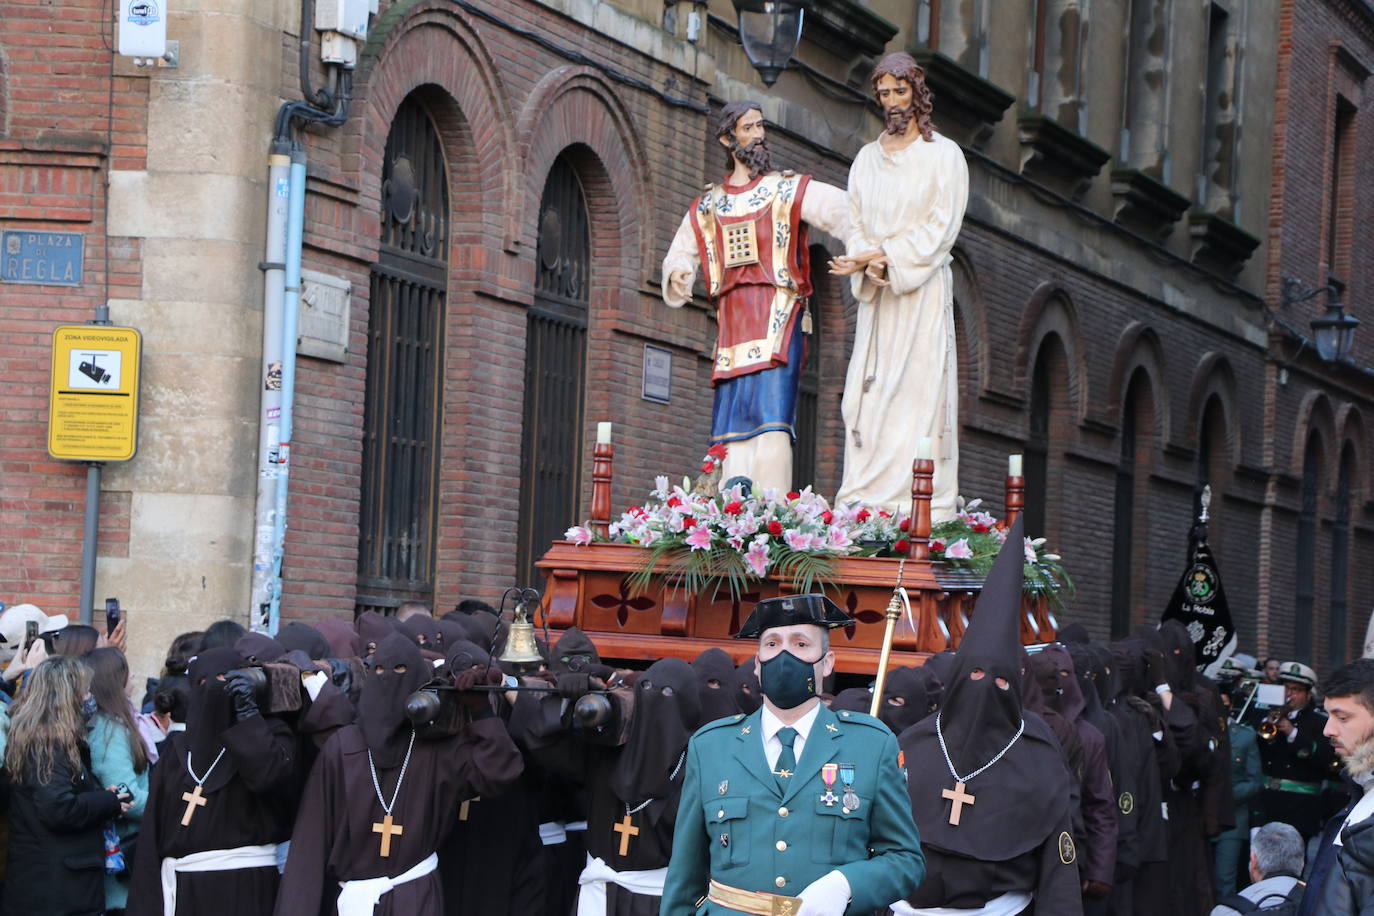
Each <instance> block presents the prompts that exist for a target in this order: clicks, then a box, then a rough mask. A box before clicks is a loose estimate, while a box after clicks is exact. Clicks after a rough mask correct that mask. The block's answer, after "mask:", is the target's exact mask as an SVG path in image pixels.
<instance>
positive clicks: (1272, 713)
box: [1255, 705, 1288, 741]
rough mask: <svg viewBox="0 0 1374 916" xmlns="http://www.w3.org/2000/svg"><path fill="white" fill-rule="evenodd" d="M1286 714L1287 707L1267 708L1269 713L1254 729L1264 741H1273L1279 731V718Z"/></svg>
mask: <svg viewBox="0 0 1374 916" xmlns="http://www.w3.org/2000/svg"><path fill="white" fill-rule="evenodd" d="M1286 715H1288V707H1287V706H1286V705H1285V706H1280V707H1279V708H1278V709H1271V710H1269V715H1267V716H1265V717H1264V721H1263V722H1261V723H1260V724H1259V728H1257V729H1255V730H1256V731H1257V732H1259V736H1260V737H1261V738H1263V739H1264V740H1265V741H1273V740H1274V738H1275V736H1277V735H1278V733H1279V720H1280V719H1282V718H1283V717H1284V716H1286Z"/></svg>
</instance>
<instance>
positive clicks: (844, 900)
mask: <svg viewBox="0 0 1374 916" xmlns="http://www.w3.org/2000/svg"><path fill="white" fill-rule="evenodd" d="M797 896H798V897H799V898H801V909H800V910H798V911H797V916H844V911H845V908H846V907H848V906H849V898H850V896H851V894H850V892H849V879H848V878H846V877H845V876H844V874H843V872H840V871H839V870H835V871H831V872H828V873H827V874H824V875H821V876H820V877H819V878H817V879H816V880H815V881H812V882H811V883H810V884H808V885H807V886H806V888H805V890H803V891H802V892H801V893H800V894H798V895H797Z"/></svg>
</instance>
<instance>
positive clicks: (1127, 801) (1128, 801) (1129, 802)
mask: <svg viewBox="0 0 1374 916" xmlns="http://www.w3.org/2000/svg"><path fill="white" fill-rule="evenodd" d="M1116 806H1117V807H1118V808H1120V809H1121V813H1122V814H1130V813H1131V812H1132V811H1134V810H1135V796H1134V795H1132V794H1131V793H1130V792H1122V793H1121V797H1120V798H1118V799H1117V800H1116Z"/></svg>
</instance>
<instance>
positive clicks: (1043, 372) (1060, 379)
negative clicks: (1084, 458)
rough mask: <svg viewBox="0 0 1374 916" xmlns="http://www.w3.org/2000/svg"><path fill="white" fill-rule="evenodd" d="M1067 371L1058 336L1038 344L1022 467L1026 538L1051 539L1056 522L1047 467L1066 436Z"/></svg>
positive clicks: (1047, 337) (1048, 467) (1048, 468)
mask: <svg viewBox="0 0 1374 916" xmlns="http://www.w3.org/2000/svg"><path fill="white" fill-rule="evenodd" d="M1067 371H1068V370H1067V359H1066V357H1065V355H1064V345H1063V343H1062V342H1061V341H1060V339H1059V336H1058V335H1057V334H1049V335H1047V336H1046V337H1045V339H1044V341H1043V342H1042V343H1041V344H1040V351H1039V353H1038V354H1037V355H1036V358H1035V369H1034V371H1033V372H1032V374H1031V396H1030V416H1029V422H1028V424H1027V435H1026V448H1025V459H1024V464H1023V466H1022V472H1023V473H1024V474H1025V478H1026V508H1025V511H1024V517H1025V522H1026V526H1025V527H1026V535H1027V536H1028V537H1041V536H1046V537H1051V538H1052V537H1053V534H1054V527H1055V522H1056V521H1057V518H1058V516H1057V511H1058V509H1057V507H1056V506H1055V504H1054V499H1053V496H1052V493H1051V490H1052V489H1053V488H1052V487H1051V483H1050V482H1051V480H1052V479H1053V477H1052V475H1051V474H1050V466H1051V464H1052V463H1053V461H1052V455H1053V451H1054V449H1053V448H1052V443H1053V442H1054V441H1055V440H1056V439H1059V438H1061V437H1062V436H1064V435H1065V434H1066V433H1067V429H1065V428H1064V425H1065V422H1064V421H1065V418H1066V411H1067V407H1066V403H1065V401H1066V394H1065V390H1066V385H1065V380H1066V378H1067V375H1066V373H1067ZM1061 445H1062V443H1061ZM1061 450H1062V449H1061Z"/></svg>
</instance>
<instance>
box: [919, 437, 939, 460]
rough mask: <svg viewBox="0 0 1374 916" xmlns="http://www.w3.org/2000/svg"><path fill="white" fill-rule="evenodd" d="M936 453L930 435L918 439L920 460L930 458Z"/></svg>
mask: <svg viewBox="0 0 1374 916" xmlns="http://www.w3.org/2000/svg"><path fill="white" fill-rule="evenodd" d="M934 454H935V452H934V449H933V447H932V445H931V439H930V437H929V436H922V437H921V438H919V439H917V440H916V458H917V459H918V460H921V459H925V458H930V457H932V456H933V455H934Z"/></svg>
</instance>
